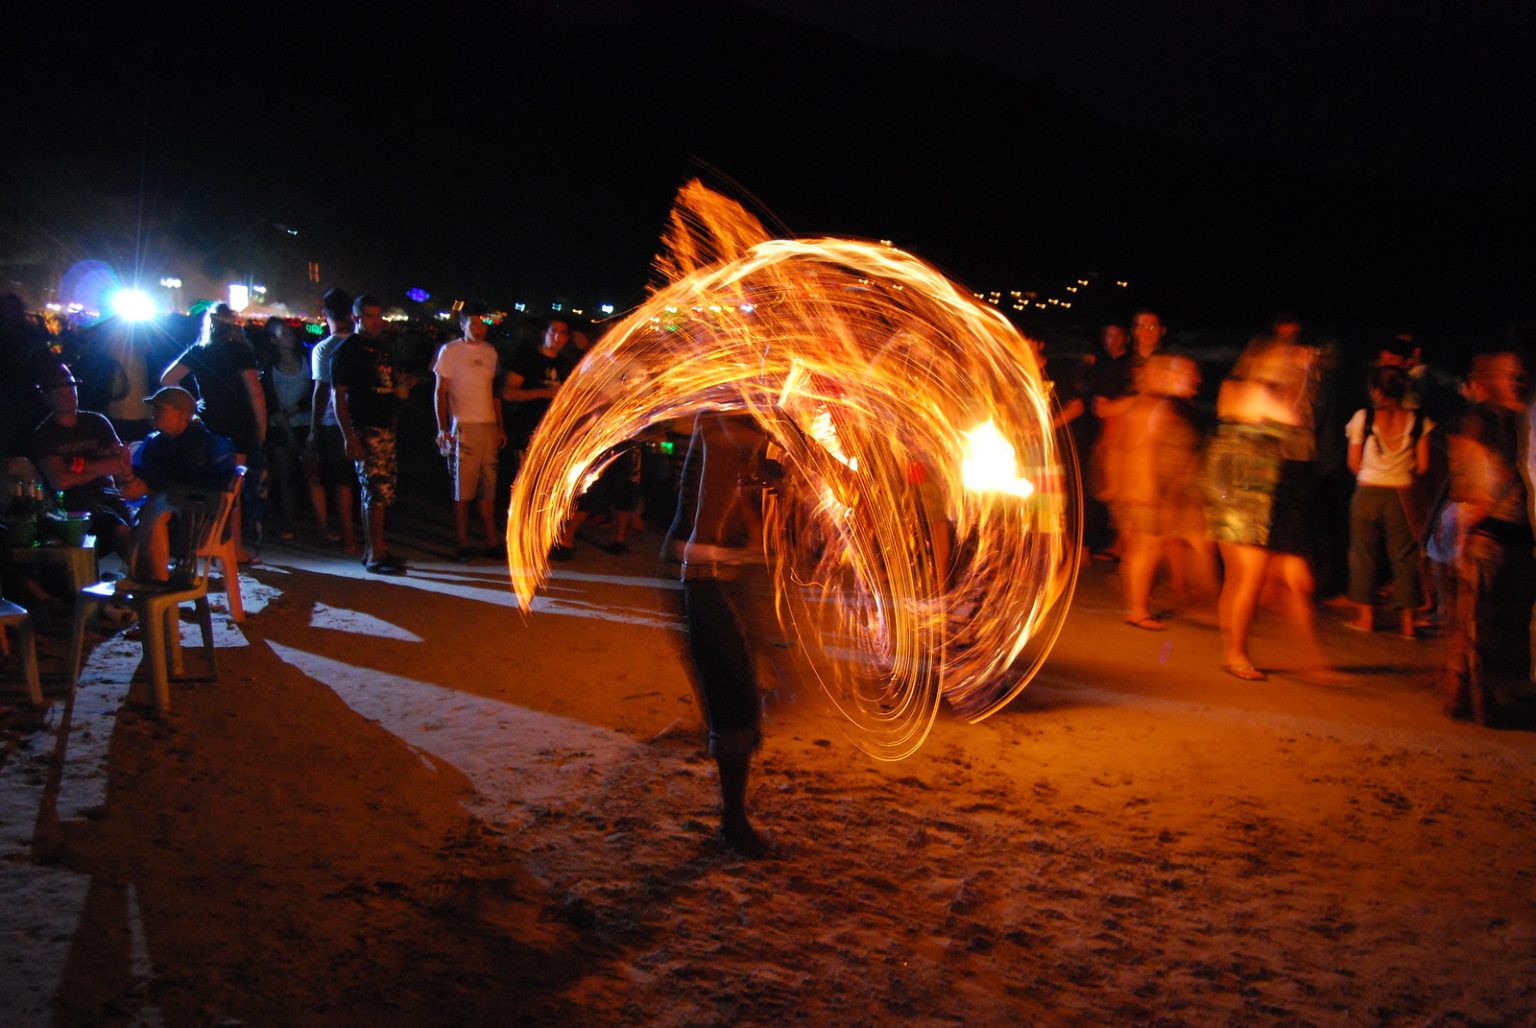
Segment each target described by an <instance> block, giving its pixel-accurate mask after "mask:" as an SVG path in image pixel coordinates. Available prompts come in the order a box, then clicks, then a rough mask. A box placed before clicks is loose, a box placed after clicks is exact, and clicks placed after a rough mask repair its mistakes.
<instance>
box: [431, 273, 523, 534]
mask: <svg viewBox="0 0 1536 1028" xmlns="http://www.w3.org/2000/svg"><path fill="white" fill-rule="evenodd" d="M459 327H460V329H461V331H462V332H463V335H462V336H460V337H459V338H458V339H455V340H453V341H451V342H447V343H444V344H443V345H442V347H441V348H440V349H439V350H438V351H437V357H436V359H435V360H434V361H433V362H432V374H433V375H435V376H436V378H437V386H436V389H435V390H434V391H433V394H432V398H433V410H434V412H435V413H436V415H437V445H438V449H439V450H441V451H443V453H444V454H446V455H448V457H449V459H450V462H451V470H452V473H453V530H454V535H455V538H456V539H457V541H458V547H459V548H458V551H457V552H456V553H455V554H454V558H455V559H456V560H461V561H463V560H469V559H470V558H472V557H475V556H477V553H479V552H483V553H484V555H485V556H496V555H498V554H500V553H502V552H504V551H505V550H506V541H505V540H501V539H498V538H497V535H496V523H495V519H494V510H493V506H492V505H493V503H494V499H495V495H496V464H497V454H499V453H500V451H501V449H502V447H504V446H506V445H507V433H506V431H505V430H504V429H503V428H502V423H501V404H500V402H499V401H498V400H497V397H496V349H495V347H493V346H491V344H490V343H488V342H486V341H485V340H486V334H487V333H488V332H489V330H490V318H489V317H488V316H487V312H486V309H485V307H484V306H483V305H481V304H473V303H471V304H465V305H464V310H463V312H462V313H461V314H460V315H459ZM471 505H474V506H475V507H476V508H477V509H478V511H479V513H480V528H481V531H483V532H484V533H485V548H484V550H483V551H476V550H475V549H473V548H472V547H471V546H470V545H469V508H470V506H471Z"/></svg>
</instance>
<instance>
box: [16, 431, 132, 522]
mask: <svg viewBox="0 0 1536 1028" xmlns="http://www.w3.org/2000/svg"><path fill="white" fill-rule="evenodd" d="M121 445H122V443H121V442H120V441H119V440H118V438H117V433H116V432H114V431H113V430H112V422H110V421H108V420H107V419H106V418H104V417H102V416H101V415H100V414H97V413H96V412H95V411H88V410H83V411H79V412H78V413H77V414H76V420H75V423H74V425H72V426H70V427H68V428H66V427H65V426H63V425H61V424H59V421H58V419H57V418H55V417H54V416H53V415H51V414H50V415H49V416H48V417H47V418H45V419H44V420H43V423H42V424H41V425H38V426H37V428H36V429H34V430H33V432H32V458H33V460H34V461H35V462H37V463H41V462H42V459H43V458H44V457H63V458H64V460H65V461H66V462H68V461H69V460H70V458H72V457H79V458H80V459H82V460H97V459H99V458H102V457H110V456H112V455H113V454H114V453H116V452H117V448H118V447H119V446H121ZM108 494H110V495H111V496H114V497H115V496H116V495H117V489H116V487H115V485H114V483H113V481H112V479H111V478H109V477H107V476H106V475H102V476H101V477H99V478H93V479H91V480H90V481H89V482H86V483H85V484H83V485H77V486H75V487H74V488H73V489H66V490H64V507H65V509H66V510H90V509H91V508H92V507H93V506H95V505H96V504H97V503H98V502H100V501H101V499H102V497H103V496H104V495H108Z"/></svg>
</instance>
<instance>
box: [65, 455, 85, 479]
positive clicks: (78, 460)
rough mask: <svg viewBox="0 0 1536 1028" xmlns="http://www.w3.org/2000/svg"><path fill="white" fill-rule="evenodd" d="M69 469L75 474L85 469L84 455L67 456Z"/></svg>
mask: <svg viewBox="0 0 1536 1028" xmlns="http://www.w3.org/2000/svg"><path fill="white" fill-rule="evenodd" d="M69 470H70V471H71V472H72V473H73V474H76V475H78V474H80V472H82V471H84V470H85V458H84V457H71V458H69Z"/></svg>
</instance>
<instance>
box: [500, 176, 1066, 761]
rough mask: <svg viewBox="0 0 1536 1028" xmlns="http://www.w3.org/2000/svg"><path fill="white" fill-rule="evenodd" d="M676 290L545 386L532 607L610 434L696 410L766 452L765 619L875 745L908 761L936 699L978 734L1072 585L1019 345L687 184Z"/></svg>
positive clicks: (861, 256)
mask: <svg viewBox="0 0 1536 1028" xmlns="http://www.w3.org/2000/svg"><path fill="white" fill-rule="evenodd" d="M664 243H665V245H666V253H665V254H664V255H663V256H662V257H660V258H658V261H657V264H658V268H660V269H661V270H662V271H663V272H664V274H665V275H666V276H667V278H668V279H669V282H668V283H667V284H666V285H664V286H661V287H660V288H658V289H657V290H656V291H655V293H654V294H653V295H652V296H651V297H650V298H649V300H647V301H646V302H645V303H644V304H643V305H642V306H641V307H639V308H638V309H636V310H635V311H634V312H633V313H632V314H630V315H629V316H628V317H626V318H624V319H623V320H622V321H621V322H619V323H618V324H616V325H615V326H614V327H613V328H611V329H610V330H609V331H608V332H607V333H606V334H605V335H604V336H603V338H602V339H601V340H600V341H599V342H598V343H597V344H595V345H594V346H593V348H592V349H591V350H590V351H589V352H588V354H587V356H586V357H585V358H584V360H583V361H582V364H581V366H580V368H579V369H578V370H577V372H576V373H575V374H574V375H573V376H572V377H571V379H570V380H569V381H568V382H566V384H565V385H564V386H562V387H561V389H560V392H559V393H558V394H557V396H556V397H555V399H554V401H553V403H552V404H551V406H550V409H549V411H548V413H547V414H546V415H545V417H544V420H543V421H542V423H541V424H540V425H539V428H538V431H537V432H536V433H535V435H534V437H533V439H532V441H531V443H530V447H529V451H528V454H527V459H526V460H525V462H524V465H523V471H522V472H521V474H520V475H519V476H518V479H517V481H516V483H515V485H514V487H513V491H512V502H511V508H510V511H509V521H508V527H507V543H508V559H509V563H510V569H511V576H512V586H513V589H514V591H515V592H516V594H517V597H518V601H519V603H520V604H521V605H522V607H523V608H524V609H525V610H526V609H528V608H529V606H530V604H531V602H532V599H533V594H534V592H535V590H536V589H537V587H538V586H539V584H540V583H541V582H542V581H543V579H544V578H545V576H546V575H547V573H548V563H547V554H548V552H549V549H550V547H551V545H552V544H554V543H555V542H556V540H557V538H558V534H559V531H560V527H561V525H562V523H563V522H564V521H565V520H566V518H567V517H568V516H569V514H570V511H571V510H572V508H573V506H574V503H575V501H576V498H577V497H578V496H579V495H580V493H581V491H582V489H583V488H584V487H585V485H586V483H587V482H589V481H590V480H591V477H592V476H593V475H594V474H595V473H596V472H597V471H599V470H601V468H602V466H603V465H604V464H605V463H606V461H607V460H609V459H611V457H612V455H613V453H614V452H615V451H616V448H617V447H619V446H620V445H621V444H623V443H624V442H626V441H627V440H630V439H632V438H634V437H635V436H638V435H640V434H642V433H644V432H645V431H646V430H648V429H651V428H653V427H655V426H657V425H661V424H664V423H667V422H671V421H675V420H677V419H680V418H681V419H688V418H691V417H692V416H693V415H696V414H698V413H700V412H704V411H721V412H735V413H745V414H748V415H750V416H751V417H753V419H754V420H755V421H756V422H757V423H758V425H759V426H760V427H761V428H762V429H763V431H764V432H765V433H766V434H767V435H768V437H769V439H770V440H771V441H772V443H773V449H774V452H773V456H774V457H775V459H776V460H777V462H778V463H779V465H781V466H782V468H783V470H784V474H783V476H782V479H781V480H778V481H777V482H776V484H774V485H771V486H770V487H769V488H768V490H767V498H766V500H765V502H764V511H763V549H764V554H765V557H766V559H767V561H768V564H769V568H770V570H771V573H772V577H773V582H774V587H775V600H776V607H777V611H778V615H779V619H780V621H781V623H782V625H783V627H784V630H785V631H786V633H788V634H790V635H791V637H792V638H794V639H795V640H796V641H797V642H798V644H799V645H800V647H801V648H802V650H803V651H804V653H805V655H806V658H807V660H806V663H807V665H808V666H809V668H810V669H811V670H812V671H813V673H814V674H815V675H816V676H817V677H818V679H819V680H820V682H821V685H822V686H823V688H824V689H825V691H826V692H827V694H828V695H829V696H830V697H831V698H832V700H833V702H834V703H835V704H836V705H837V706H838V708H839V709H840V710H841V711H842V712H843V714H844V715H845V716H846V717H847V718H848V720H849V722H850V723H851V724H852V726H853V731H852V732H851V733H850V734H851V736H852V737H853V739H854V740H855V741H856V742H857V743H858V744H859V745H860V746H862V747H863V748H864V749H865V750H867V751H868V752H870V753H871V754H873V755H875V756H877V757H881V758H884V759H892V760H895V759H900V758H902V757H905V756H908V755H910V754H911V753H912V752H914V751H915V750H916V749H917V748H918V747H919V746H920V745H921V744H922V742H923V740H924V738H926V736H927V734H928V732H929V730H930V728H931V726H932V724H933V720H934V718H935V717H936V715H937V712H938V709H939V704H940V701H941V699H947V700H948V701H949V703H950V704H951V706H952V707H953V708H954V709H955V710H956V712H957V713H959V714H960V715H961V716H963V717H965V718H967V719H969V720H972V721H979V720H981V719H982V718H984V717H987V716H988V715H990V714H993V713H995V712H996V711H998V710H1000V709H1001V708H1002V707H1003V706H1005V705H1006V704H1007V703H1008V702H1009V701H1010V700H1012V699H1013V698H1014V697H1015V696H1017V695H1018V693H1019V692H1020V691H1021V690H1022V689H1023V688H1024V687H1025V686H1026V685H1027V684H1028V682H1029V680H1030V679H1031V678H1032V677H1033V676H1034V674H1035V673H1036V671H1038V669H1039V668H1040V666H1041V664H1042V663H1043V661H1044V660H1045V657H1046V655H1047V653H1048V652H1049V650H1050V647H1051V645H1052V644H1053V643H1054V641H1055V639H1056V636H1057V634H1058V633H1059V631H1060V628H1061V623H1062V620H1063V619H1064V617H1065V615H1066V610H1067V607H1068V606H1069V603H1070V599H1071V593H1072V589H1073V587H1074V585H1075V583H1076V578H1077V554H1078V548H1079V545H1080V541H1081V525H1080V520H1079V510H1080V507H1081V503H1080V495H1079V487H1078V484H1077V483H1078V475H1077V470H1076V464H1075V458H1074V455H1073V454H1072V452H1071V448H1070V445H1069V444H1067V443H1066V442H1065V441H1064V439H1065V437H1064V436H1062V435H1058V434H1057V433H1056V432H1055V431H1054V430H1053V428H1052V425H1051V413H1052V407H1051V399H1050V390H1049V388H1048V385H1047V384H1046V383H1045V382H1044V380H1043V378H1042V375H1041V369H1040V366H1039V362H1038V359H1037V357H1036V356H1035V352H1034V349H1033V347H1031V346H1030V345H1029V343H1028V342H1027V341H1026V340H1025V339H1024V338H1023V337H1021V336H1020V335H1019V333H1018V332H1017V330H1015V329H1014V328H1013V327H1012V326H1011V325H1010V324H1009V323H1008V322H1007V320H1006V319H1004V318H1003V317H1002V316H1001V315H1000V314H999V313H997V311H996V310H994V309H992V308H990V307H986V306H983V305H981V304H978V303H977V302H975V301H974V300H973V299H971V298H970V297H968V296H967V295H966V294H965V293H964V292H963V291H961V290H960V289H958V288H956V287H955V286H954V285H953V284H952V283H950V282H949V281H948V280H947V279H945V277H944V276H943V275H941V274H940V273H939V272H937V271H935V270H934V269H933V268H931V267H929V266H928V265H926V264H924V263H923V262H921V261H919V260H918V259H917V258H915V257H913V256H911V255H910V254H907V253H904V252H902V251H900V250H897V249H894V248H891V247H889V246H884V245H874V244H868V243H863V242H856V241H852V240H846V239H771V238H769V237H768V234H767V232H766V231H765V230H764V229H763V227H762V225H761V224H760V223H759V222H758V221H757V220H756V219H755V218H753V217H752V216H751V215H750V214H749V213H747V212H746V211H745V210H744V209H743V208H742V207H741V206H740V205H739V204H736V203H734V202H733V201H731V200H729V199H726V198H725V197H722V196H719V195H718V194H715V193H712V192H710V191H709V190H707V189H705V188H704V187H703V186H702V185H700V184H698V183H696V182H695V183H690V184H689V185H687V186H685V187H684V189H683V190H682V192H681V193H680V194H679V197H678V202H677V205H676V207H675V208H674V211H673V215H672V220H671V227H670V229H669V231H668V233H667V234H666V236H665V238H664Z"/></svg>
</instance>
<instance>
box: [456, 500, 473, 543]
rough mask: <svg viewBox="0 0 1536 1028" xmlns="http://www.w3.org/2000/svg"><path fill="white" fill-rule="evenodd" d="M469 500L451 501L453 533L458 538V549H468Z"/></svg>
mask: <svg viewBox="0 0 1536 1028" xmlns="http://www.w3.org/2000/svg"><path fill="white" fill-rule="evenodd" d="M469 502H470V501H468V500H454V501H453V534H454V535H455V536H456V537H457V538H458V541H459V549H461V550H467V549H469Z"/></svg>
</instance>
